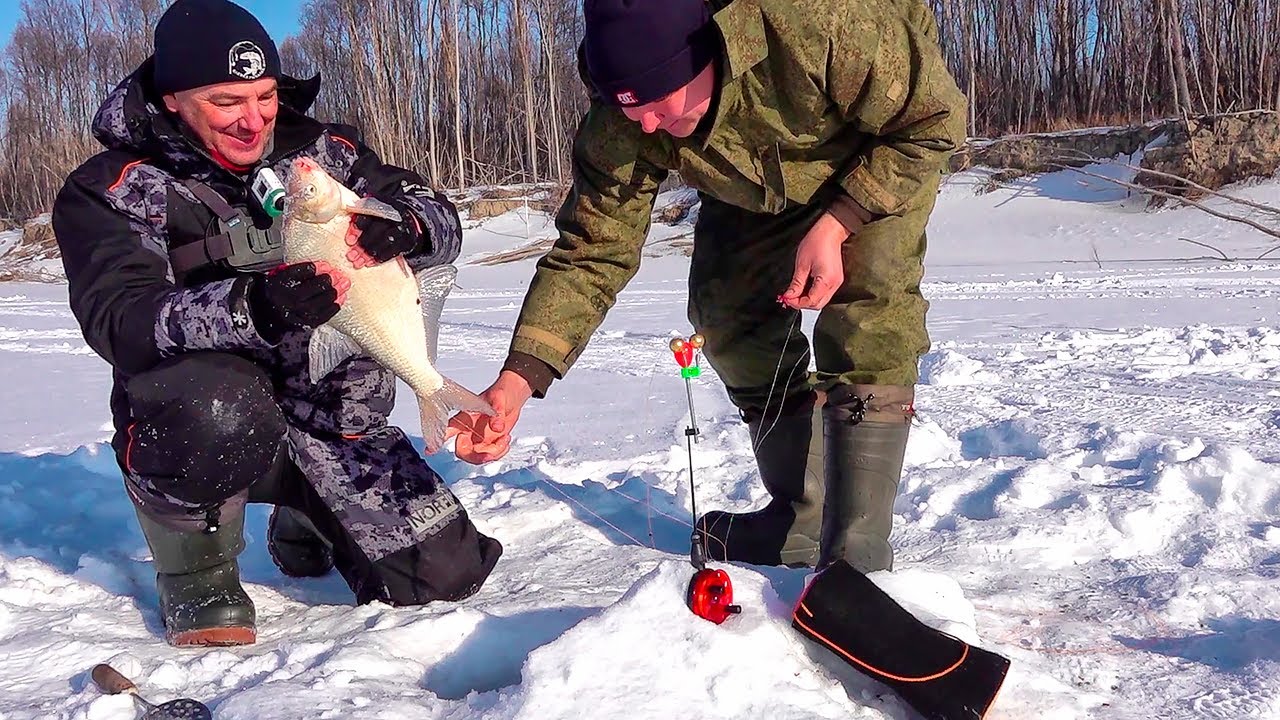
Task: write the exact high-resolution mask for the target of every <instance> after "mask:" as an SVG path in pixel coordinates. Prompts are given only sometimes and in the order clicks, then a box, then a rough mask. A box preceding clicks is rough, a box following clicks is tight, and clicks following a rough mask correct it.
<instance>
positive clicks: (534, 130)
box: [0, 0, 1280, 217]
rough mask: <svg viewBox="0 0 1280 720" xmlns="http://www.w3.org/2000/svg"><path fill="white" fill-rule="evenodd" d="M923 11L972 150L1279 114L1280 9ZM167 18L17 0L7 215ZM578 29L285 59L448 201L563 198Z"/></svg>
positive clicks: (80, 146) (333, 38)
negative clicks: (453, 193)
mask: <svg viewBox="0 0 1280 720" xmlns="http://www.w3.org/2000/svg"><path fill="white" fill-rule="evenodd" d="M801 1H802V0H797V2H801ZM850 1H851V2H857V1H858V0H850ZM929 3H930V5H931V6H932V8H933V10H934V12H935V14H936V16H937V18H938V23H939V26H940V29H941V41H942V46H943V48H944V52H945V53H946V57H947V60H948V64H949V66H950V67H951V69H952V71H953V73H954V74H955V75H956V78H957V80H958V82H959V84H960V86H961V88H962V89H963V90H965V92H966V94H968V96H969V97H970V99H971V108H970V132H971V134H973V135H975V136H983V137H992V136H997V135H1004V134H1008V133H1017V132H1031V131H1038V130H1054V129H1066V128H1072V127H1080V126H1086V125H1097V124H1125V123H1132V122H1141V121H1146V120H1150V119H1153V118H1158V117H1179V116H1189V115H1198V114H1207V113H1219V112H1230V111H1238V110H1249V109H1280V0H1231V1H1230V2H1227V1H1224V0H929ZM167 4H168V2H167V0H22V5H21V12H22V18H21V20H20V22H19V24H18V27H17V30H16V31H15V32H14V35H13V38H12V39H11V41H10V43H9V45H8V46H7V48H6V49H5V51H4V62H3V68H2V72H0V98H4V105H3V116H2V117H0V121H2V122H3V134H2V135H0V215H4V216H8V217H27V216H30V215H33V214H36V213H39V212H43V211H46V210H47V209H48V208H49V205H50V202H51V200H52V197H53V194H54V193H55V192H56V191H57V188H58V187H59V185H60V184H61V182H62V179H63V177H65V175H66V173H67V172H68V171H69V170H70V169H71V168H73V167H74V166H75V165H76V164H77V163H78V162H80V161H81V160H83V159H84V158H85V157H87V156H88V155H89V154H91V153H92V152H94V151H96V149H97V145H96V143H95V142H94V141H93V139H92V138H91V136H90V134H89V122H90V120H91V119H92V116H93V112H94V110H95V109H96V107H97V105H98V102H99V101H100V99H101V98H102V97H103V95H105V94H106V92H107V91H108V90H109V89H110V88H111V87H112V86H113V85H114V84H115V82H116V81H117V80H118V79H119V78H121V77H123V75H124V74H125V73H127V72H128V71H129V70H131V69H133V68H134V67H135V66H136V65H137V64H138V63H139V62H141V60H142V59H143V58H145V57H146V55H147V54H148V53H149V52H150V38H151V28H152V26H153V25H154V22H155V20H156V19H157V18H158V17H159V16H160V14H161V13H162V12H163V10H164V7H165V6H166V5H167ZM581 25H582V21H581V0H307V1H306V2H305V3H304V4H303V7H302V11H301V16H300V23H299V31H298V33H297V34H296V35H295V36H292V37H289V38H286V39H284V40H283V41H282V42H281V53H282V56H283V58H284V63H285V68H286V70H287V71H289V72H291V73H294V74H298V75H310V74H312V73H314V72H320V73H321V74H322V75H323V77H324V80H325V82H324V86H323V91H322V93H321V96H320V99H319V100H318V102H317V106H316V107H315V108H314V110H313V112H314V113H315V114H316V115H317V116H319V117H320V118H322V119H327V120H340V121H343V122H351V123H355V124H357V125H359V126H360V127H361V128H362V129H363V130H364V132H365V134H366V136H367V139H368V141H369V142H370V144H371V145H372V146H374V147H376V148H378V149H379V150H380V151H381V152H382V153H383V154H384V155H385V156H386V157H387V159H388V160H389V161H391V162H396V163H400V164H404V165H407V166H410V167H413V168H415V169H417V170H419V171H421V172H423V173H424V174H426V175H427V176H428V177H429V178H430V179H431V180H432V182H434V183H436V184H438V185H441V186H446V187H455V188H457V187H466V186H471V185H476V184H491V183H509V182H534V181H536V182H547V181H550V182H564V181H565V180H566V178H567V174H568V172H569V167H568V150H569V143H570V136H571V134H572V131H573V128H574V127H575V126H576V124H577V121H578V118H579V117H580V115H581V113H582V111H583V109H584V107H585V103H586V94H585V91H584V89H583V88H582V85H581V83H580V81H579V76H578V69H577V58H576V51H577V45H578V41H579V38H580V37H581V30H582V28H581Z"/></svg>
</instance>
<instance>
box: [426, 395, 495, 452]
mask: <svg viewBox="0 0 1280 720" xmlns="http://www.w3.org/2000/svg"><path fill="white" fill-rule="evenodd" d="M441 377H442V379H443V380H444V384H443V385H441V386H440V389H439V390H436V391H435V392H433V393H431V394H430V395H419V396H418V412H419V414H420V415H421V420H422V439H423V441H424V442H426V445H427V453H428V454H431V453H434V452H435V451H437V450H439V449H440V448H441V446H443V445H444V436H445V429H446V427H447V426H448V424H449V418H450V417H452V415H453V414H454V413H455V412H458V411H463V410H465V411H468V412H478V413H484V414H485V415H496V414H497V413H496V412H495V411H494V409H493V407H492V406H491V405H489V403H487V402H485V400H484V399H483V398H481V397H480V396H479V395H476V394H475V393H473V392H471V391H470V390H468V389H466V388H464V387H462V386H461V385H459V384H458V383H456V382H454V381H452V380H450V379H449V378H447V377H443V376H441Z"/></svg>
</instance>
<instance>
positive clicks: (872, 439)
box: [818, 385, 915, 573]
mask: <svg viewBox="0 0 1280 720" xmlns="http://www.w3.org/2000/svg"><path fill="white" fill-rule="evenodd" d="M914 399H915V393H914V390H913V388H911V387H904V386H897V385H842V386H838V387H836V388H835V389H833V390H832V391H831V393H830V394H829V395H828V397H827V403H826V405H825V406H824V407H823V410H822V414H823V435H824V439H825V444H826V457H825V460H826V462H825V473H824V474H825V476H826V484H825V504H824V506H823V512H822V548H821V552H820V554H819V558H818V567H819V568H825V567H827V566H828V565H830V564H831V563H833V562H835V561H836V560H839V559H844V560H847V561H848V562H849V564H850V565H852V566H853V567H854V568H855V569H857V570H859V571H860V572H864V573H869V572H874V571H876V570H889V569H892V567H893V548H892V547H891V546H890V545H889V533H890V531H891V530H892V528H893V501H894V499H895V498H896V497H897V494H898V482H899V480H900V479H901V477H902V462H903V457H904V455H905V454H906V450H907V435H908V433H909V432H910V430H911V419H912V418H913V417H914V416H915V410H914V407H913V405H912V403H913V401H914Z"/></svg>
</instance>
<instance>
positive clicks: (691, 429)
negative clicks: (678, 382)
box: [670, 333, 742, 625]
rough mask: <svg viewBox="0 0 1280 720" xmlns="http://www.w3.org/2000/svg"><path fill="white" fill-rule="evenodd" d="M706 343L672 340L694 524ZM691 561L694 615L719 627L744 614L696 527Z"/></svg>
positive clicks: (688, 596) (695, 337)
mask: <svg viewBox="0 0 1280 720" xmlns="http://www.w3.org/2000/svg"><path fill="white" fill-rule="evenodd" d="M705 344H706V338H704V337H703V336H702V335H699V334H696V333H695V334H694V335H692V336H690V337H689V338H688V339H687V340H686V339H685V338H679V337H677V338H672V339H671V343H670V347H671V353H672V354H673V355H674V356H675V360H676V364H677V365H679V366H680V377H681V378H683V379H684V387H685V395H686V397H687V398H688V400H689V426H688V427H686V428H685V429H684V437H685V446H686V448H687V449H688V453H689V509H690V511H691V512H692V513H693V518H694V523H695V524H696V523H697V519H698V493H697V490H696V488H695V487H694V486H695V479H694V472H693V444H694V443H696V442H698V436H699V435H701V431H700V430H698V414H697V412H696V411H695V409H694V407H693V379H694V378H696V377H699V376H701V375H702V368H701V367H700V366H699V365H698V362H697V359H698V355H699V351H700V350H702V347H703V345H705ZM689 562H690V564H691V565H693V568H694V570H695V571H696V572H694V574H693V578H692V579H691V580H690V581H689V590H688V592H687V593H686V598H685V600H686V602H687V603H688V605H689V609H690V610H692V611H693V614H695V615H697V616H698V617H700V618H703V619H704V620H709V621H711V622H713V623H715V624H717V625H719V624H721V623H723V622H724V621H725V620H728V619H729V616H731V615H737V614H738V613H740V612H742V607H741V606H739V605H734V604H733V582H732V581H731V580H730V579H729V574H728V573H726V572H725V571H724V570H718V569H712V568H709V567H707V547H706V533H702V532H699V531H698V528H697V527H696V526H695V527H694V529H693V536H692V538H690V544H689Z"/></svg>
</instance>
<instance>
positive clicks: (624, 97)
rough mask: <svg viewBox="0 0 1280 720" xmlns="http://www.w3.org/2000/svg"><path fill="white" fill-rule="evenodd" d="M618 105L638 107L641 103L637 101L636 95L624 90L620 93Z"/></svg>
mask: <svg viewBox="0 0 1280 720" xmlns="http://www.w3.org/2000/svg"><path fill="white" fill-rule="evenodd" d="M618 103H619V104H622V105H638V104H640V101H639V100H637V99H636V94H635V93H634V92H632V91H630V90H624V91H623V92H620V93H618Z"/></svg>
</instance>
